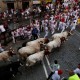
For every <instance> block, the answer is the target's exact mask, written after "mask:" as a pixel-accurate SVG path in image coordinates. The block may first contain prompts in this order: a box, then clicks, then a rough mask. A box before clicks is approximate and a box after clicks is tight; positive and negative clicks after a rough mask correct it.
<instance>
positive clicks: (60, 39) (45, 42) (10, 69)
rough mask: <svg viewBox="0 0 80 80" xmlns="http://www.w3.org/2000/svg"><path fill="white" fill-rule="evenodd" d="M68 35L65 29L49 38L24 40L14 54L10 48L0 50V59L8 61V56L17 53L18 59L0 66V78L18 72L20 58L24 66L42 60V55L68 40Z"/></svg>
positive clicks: (3, 79) (2, 78)
mask: <svg viewBox="0 0 80 80" xmlns="http://www.w3.org/2000/svg"><path fill="white" fill-rule="evenodd" d="M70 35H71V33H70V32H69V31H65V32H62V33H55V34H54V35H52V37H51V39H47V38H38V39H36V40H33V41H30V42H25V43H23V44H22V47H20V48H19V49H18V52H17V54H15V51H14V50H13V49H12V48H10V49H9V50H8V51H3V52H1V53H0V61H7V60H8V61H10V57H12V56H13V55H18V60H17V61H16V62H12V61H11V62H10V64H8V65H6V66H2V67H0V79H1V80H5V79H7V80H9V78H10V77H11V76H14V75H16V74H17V72H20V71H19V70H18V68H19V67H20V66H21V65H23V64H22V63H21V61H22V60H23V61H24V60H25V63H26V64H25V65H26V66H32V65H34V64H35V63H36V62H38V61H41V60H43V58H44V56H45V55H49V54H50V53H51V51H52V49H55V48H60V46H61V44H62V43H64V42H65V41H66V40H68V36H70ZM20 73H21V72H20ZM4 76H5V77H4Z"/></svg>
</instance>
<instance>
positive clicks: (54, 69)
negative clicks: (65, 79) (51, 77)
mask: <svg viewBox="0 0 80 80" xmlns="http://www.w3.org/2000/svg"><path fill="white" fill-rule="evenodd" d="M51 67H52V71H53V72H54V71H57V70H59V69H60V65H59V64H58V61H57V60H55V61H54V64H53V65H51Z"/></svg>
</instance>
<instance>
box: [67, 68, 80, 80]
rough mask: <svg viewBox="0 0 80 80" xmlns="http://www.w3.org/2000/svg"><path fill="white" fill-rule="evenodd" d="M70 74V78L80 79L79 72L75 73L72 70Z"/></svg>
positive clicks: (70, 79)
mask: <svg viewBox="0 0 80 80" xmlns="http://www.w3.org/2000/svg"><path fill="white" fill-rule="evenodd" d="M69 75H70V77H69V78H68V80H80V79H79V76H78V75H77V74H74V72H73V71H72V70H70V71H69Z"/></svg>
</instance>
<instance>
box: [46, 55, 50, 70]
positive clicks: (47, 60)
mask: <svg viewBox="0 0 80 80" xmlns="http://www.w3.org/2000/svg"><path fill="white" fill-rule="evenodd" d="M45 58H46V62H47V64H48V67H49V69H50V71H52V68H51V66H50V62H49V59H48V56H47V55H46V56H45Z"/></svg>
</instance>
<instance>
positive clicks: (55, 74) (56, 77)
mask: <svg viewBox="0 0 80 80" xmlns="http://www.w3.org/2000/svg"><path fill="white" fill-rule="evenodd" d="M52 80H60V75H59V74H58V71H55V73H54V74H53V75H52Z"/></svg>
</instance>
